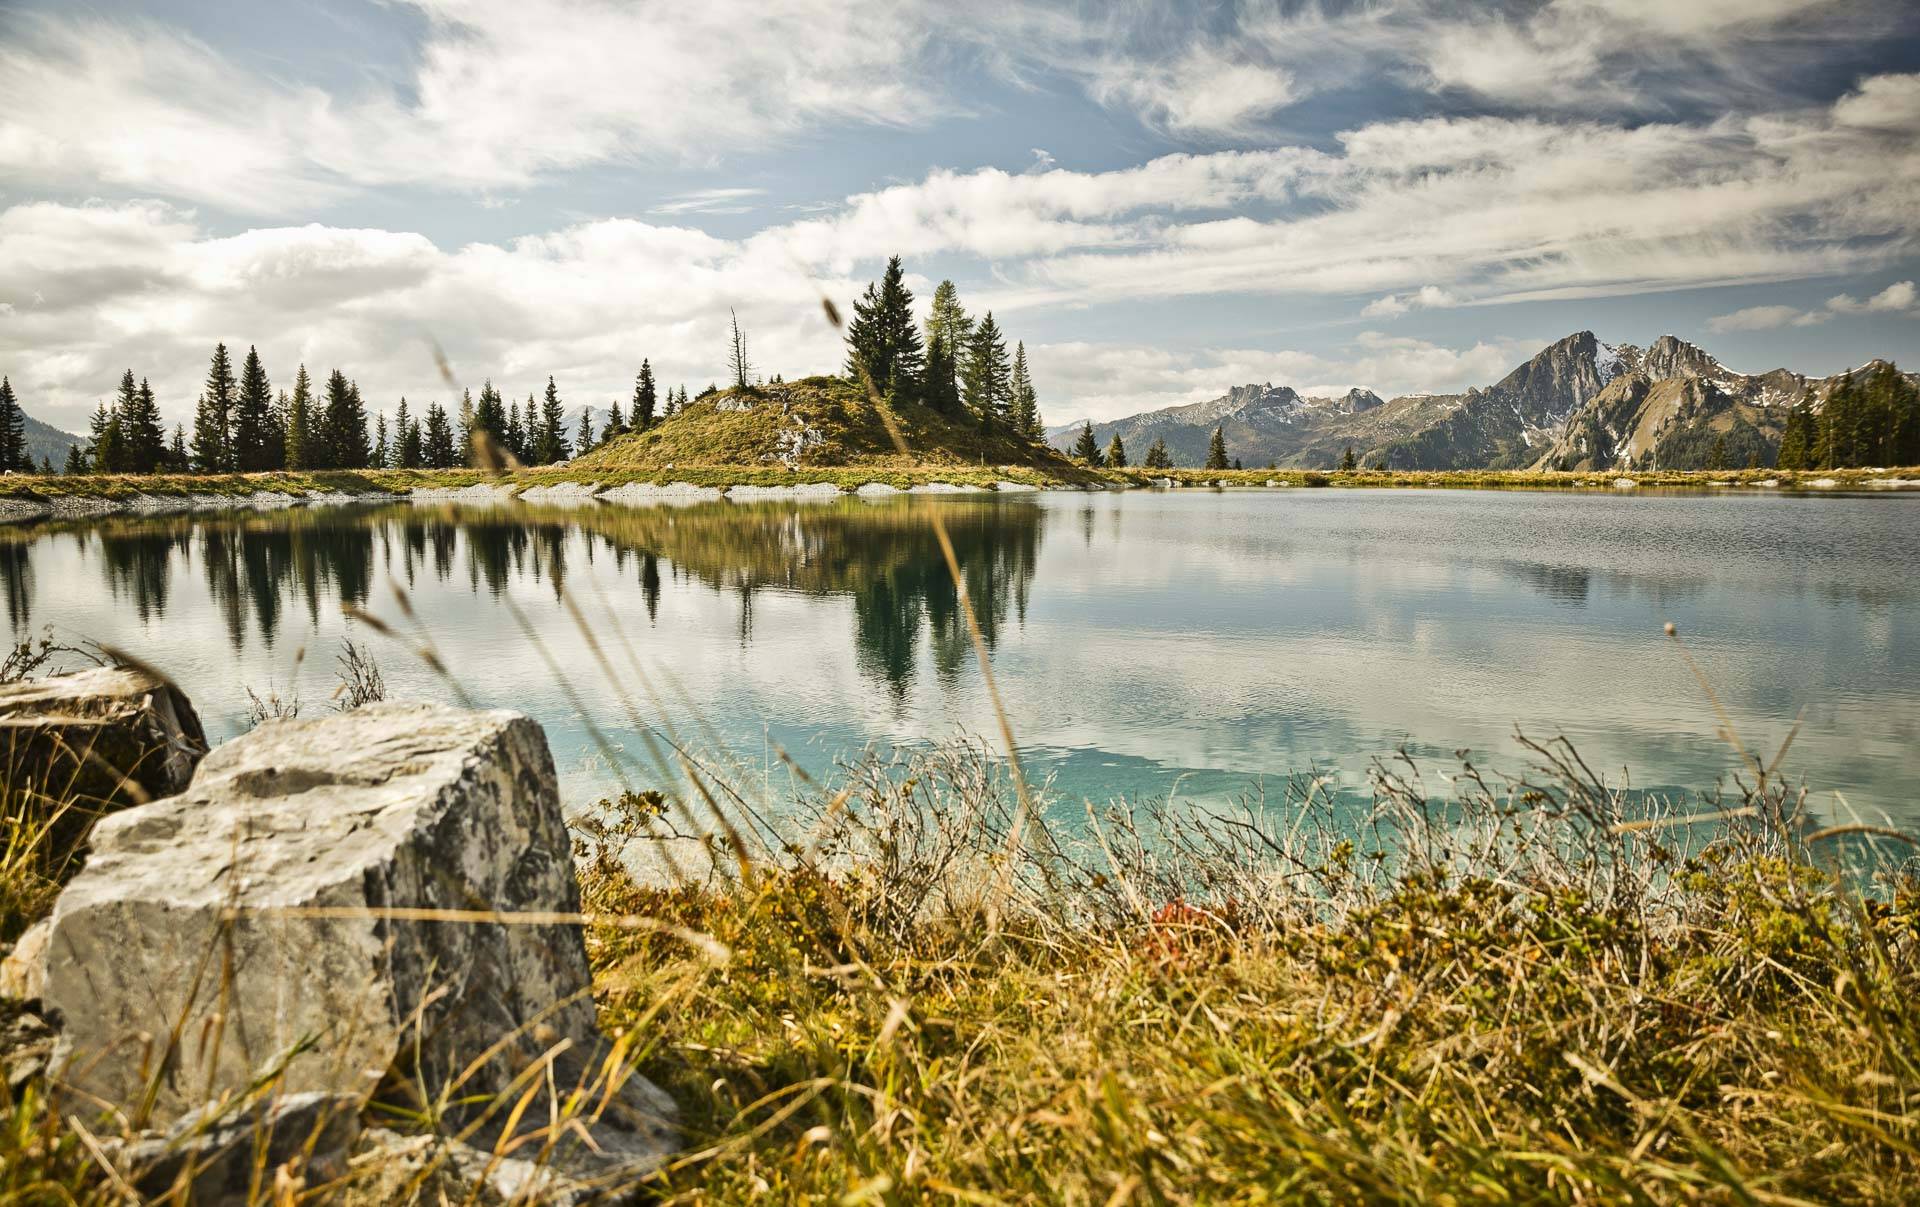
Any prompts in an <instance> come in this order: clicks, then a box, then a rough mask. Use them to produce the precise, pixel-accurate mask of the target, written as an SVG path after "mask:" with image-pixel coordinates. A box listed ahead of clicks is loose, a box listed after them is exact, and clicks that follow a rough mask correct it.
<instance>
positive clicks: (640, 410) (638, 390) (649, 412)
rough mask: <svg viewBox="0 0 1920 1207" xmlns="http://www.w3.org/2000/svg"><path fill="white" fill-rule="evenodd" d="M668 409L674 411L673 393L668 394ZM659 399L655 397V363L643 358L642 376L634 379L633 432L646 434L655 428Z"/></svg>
mask: <svg viewBox="0 0 1920 1207" xmlns="http://www.w3.org/2000/svg"><path fill="white" fill-rule="evenodd" d="M667 395H668V397H667V402H668V409H669V410H671V409H672V402H673V397H672V395H673V392H672V391H671V390H669V391H668V392H667ZM657 402H658V399H657V398H656V397H655V396H654V384H653V363H652V362H651V361H649V360H647V359H646V358H645V357H642V358H641V360H640V376H638V377H636V378H634V379H633V420H632V423H633V430H634V431H636V432H644V431H646V430H647V429H648V428H650V427H652V426H653V409H654V406H655V404H656V403H657Z"/></svg>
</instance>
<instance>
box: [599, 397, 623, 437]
mask: <svg viewBox="0 0 1920 1207" xmlns="http://www.w3.org/2000/svg"><path fill="white" fill-rule="evenodd" d="M626 434H627V417H626V416H625V415H623V414H621V413H620V400H619V399H618V398H616V399H614V400H613V402H612V403H611V404H609V405H608V407H607V425H606V426H605V427H604V428H601V429H600V443H602V444H605V443H606V442H607V441H609V440H611V439H613V438H614V437H615V436H624V435H626Z"/></svg>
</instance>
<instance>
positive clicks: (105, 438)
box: [87, 374, 132, 474]
mask: <svg viewBox="0 0 1920 1207" xmlns="http://www.w3.org/2000/svg"><path fill="white" fill-rule="evenodd" d="M128 376H129V377H131V376H132V374H128ZM87 465H88V467H89V468H90V469H92V471H93V472H94V473H96V474H117V473H119V472H121V457H120V413H119V409H118V408H117V407H109V406H108V405H107V404H106V403H104V402H103V403H100V404H99V405H98V406H96V407H94V409H93V423H92V427H91V439H90V440H89V441H88V442H87Z"/></svg>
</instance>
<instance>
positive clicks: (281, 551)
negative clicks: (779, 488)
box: [0, 498, 1041, 700]
mask: <svg viewBox="0 0 1920 1207" xmlns="http://www.w3.org/2000/svg"><path fill="white" fill-rule="evenodd" d="M933 507H939V508H941V515H942V517H943V518H944V520H945V522H946V526H947V532H948V535H949V538H950V539H951V540H952V542H953V547H954V553H955V555H956V557H957V558H958V560H959V563H960V568H961V575H962V577H963V579H964V580H965V582H966V590H967V595H968V598H969V599H970V600H971V601H972V602H973V606H974V611H975V615H976V617H977V618H978V620H979V623H980V628H981V632H982V636H984V637H985V639H986V641H987V644H988V645H989V646H990V647H991V646H993V645H994V644H996V642H997V640H998V638H999V635H1000V633H1001V631H1002V630H1003V628H1004V627H1005V626H1006V625H1007V623H1008V622H1009V617H1010V616H1012V617H1016V618H1018V619H1024V618H1025V614H1026V605H1027V597H1028V589H1029V585H1030V583H1031V581H1032V578H1033V574H1034V569H1035V566H1036V563H1037V561H1038V556H1039V547H1040V528H1041V511H1040V508H1039V507H1038V506H1037V505H1036V504H1035V503H1034V502H1033V501H1032V500H1030V499H1020V498H1013V499H981V500H938V501H934V500H920V499H911V500H892V501H888V502H885V503H878V504H875V503H867V502H862V501H858V500H839V501H833V502H827V503H807V504H789V505H783V504H773V503H769V504H750V505H736V504H728V503H719V504H712V505H706V506H700V507H694V508H685V509H681V508H671V507H657V508H630V507H615V506H609V505H599V506H592V507H582V508H542V507H533V506H480V507H463V506H458V505H443V506H415V505H399V506H393V507H381V508H377V509H361V508H334V509H327V510H318V511H306V510H297V509H296V510H289V511H279V512H266V513H257V514H256V513H224V514H205V515H188V516H165V517H113V518H110V519H107V520H102V521H94V522H91V523H87V524H84V525H76V524H55V525H43V526H38V527H35V528H27V529H23V530H20V531H18V532H16V533H14V534H11V535H12V536H13V537H14V538H15V539H13V540H10V541H9V542H8V543H6V544H4V545H0V575H4V577H5V586H6V593H7V606H8V615H9V621H10V623H11V624H12V626H13V627H14V628H15V629H16V630H17V629H20V628H22V627H23V626H24V624H25V622H26V616H25V612H26V609H27V607H28V600H29V599H30V597H31V591H30V586H31V577H30V574H31V571H30V566H29V562H28V550H29V545H30V543H31V541H32V539H33V538H34V537H35V536H37V535H41V534H44V533H45V532H46V531H48V530H49V529H52V530H57V531H70V532H72V533H73V535H74V536H75V537H76V539H77V540H78V542H79V543H80V545H81V547H82V548H83V549H88V548H93V547H97V548H98V550H99V555H100V557H99V564H100V566H101V569H102V573H103V577H104V578H105V581H106V586H107V588H108V590H110V591H111V592H112V593H113V596H114V598H115V600H116V601H126V602H128V603H131V605H132V606H133V607H134V609H135V610H136V611H137V613H138V615H139V616H140V619H141V620H142V621H143V622H145V621H147V620H150V619H161V618H164V616H165V614H166V610H167V604H168V597H169V590H170V587H171V585H172V582H173V578H172V576H173V575H174V574H176V573H189V572H191V569H192V566H193V560H194V557H195V556H196V554H197V557H198V561H199V569H200V572H201V574H202V575H203V576H204V578H205V581H206V584H207V588H208V592H209V594H210V596H211V597H212V599H213V601H214V604H215V606H216V609H217V611H218V613H219V615H220V617H221V620H222V623H223V626H224V628H225V630H226V635H227V638H228V640H229V642H230V643H231V645H232V646H233V647H234V649H235V650H236V651H237V650H238V649H240V648H241V647H242V646H243V645H244V644H245V642H246V639H247V630H248V627H249V621H250V622H251V627H252V629H253V630H254V632H255V633H257V634H258V637H259V639H260V641H261V642H263V643H264V644H267V645H269V646H271V645H272V644H273V642H274V639H275V636H276V634H277V632H278V631H279V629H280V627H281V626H282V624H283V622H284V615H285V611H286V609H287V608H288V607H299V606H302V605H304V609H305V611H306V613H307V615H308V616H309V617H310V618H311V617H318V615H319V614H320V610H321V609H322V608H323V607H327V608H334V607H338V606H339V605H340V604H342V603H353V604H357V605H362V606H365V605H367V604H368V603H369V602H370V597H371V595H372V593H373V589H374V586H375V584H376V580H377V577H378V576H377V574H376V567H380V568H382V569H384V571H385V572H386V573H387V574H388V575H390V576H391V577H392V578H393V579H394V580H395V581H396V582H400V583H404V584H407V585H409V586H411V585H413V584H415V583H416V582H418V580H419V579H420V578H421V577H422V576H424V575H432V576H433V577H434V578H435V579H437V580H439V581H440V582H442V583H446V582H452V581H457V579H456V575H459V574H464V577H465V578H466V581H467V583H468V585H469V587H470V589H471V591H472V593H473V594H474V595H475V596H476V597H486V598H491V599H496V600H497V599H500V598H502V597H503V596H504V595H505V594H506V593H507V592H508V591H509V590H510V589H511V588H512V587H513V586H514V585H515V584H516V583H522V582H526V581H529V580H531V581H533V582H537V583H540V584H541V585H542V586H544V587H545V588H547V589H550V590H551V591H552V592H553V594H554V597H555V598H556V599H558V598H560V597H561V596H562V594H563V593H564V591H565V590H566V586H567V580H568V573H569V559H570V558H572V559H576V560H578V559H584V560H585V561H586V562H588V563H591V562H592V561H593V560H594V558H595V556H596V554H597V553H601V552H604V553H605V554H606V555H607V556H609V557H611V558H612V560H613V563H614V565H615V567H616V568H617V569H618V570H619V572H620V577H621V578H622V579H623V580H624V581H632V582H634V583H635V584H636V585H637V586H638V588H639V595H640V602H641V604H642V605H643V606H644V608H645V610H646V618H647V623H649V624H658V623H659V619H660V614H661V609H660V603H661V597H662V592H663V587H664V586H665V585H666V584H670V583H699V584H702V585H704V586H706V587H708V588H710V589H713V590H717V591H722V592H726V593H729V594H732V595H735V596H737V597H738V600H739V606H740V621H739V630H740V640H741V641H742V642H747V643H750V642H751V641H752V640H753V637H754V633H753V626H754V623H755V615H756V609H755V607H754V599H755V597H756V596H757V595H759V594H762V593H765V592H769V591H772V592H793V593H798V594H802V595H808V596H814V597H834V596H845V597H848V598H850V599H851V600H852V604H853V622H854V633H853V637H854V649H855V658H856V661H857V665H858V668H859V671H860V673H861V674H862V675H864V676H866V677H868V678H869V679H871V680H873V681H875V682H877V683H884V684H886V685H887V687H888V689H889V690H890V692H891V693H892V695H893V696H894V698H895V699H896V700H904V699H905V698H906V696H907V693H908V691H909V689H910V687H911V685H912V683H913V680H914V675H915V672H916V668H917V666H918V664H919V651H920V647H921V642H922V640H923V637H924V639H925V641H926V642H927V644H928V648H929V650H930V654H931V661H932V666H933V669H934V673H935V674H936V675H937V676H938V677H939V678H940V679H941V680H942V681H943V682H946V681H950V680H951V679H952V678H953V676H955V675H956V674H957V673H959V671H960V670H961V668H962V667H963V666H964V665H966V663H967V660H968V658H969V657H970V653H969V639H968V635H967V630H966V620H965V617H964V615H963V613H962V612H961V609H960V601H959V594H958V592H957V591H956V590H955V587H954V583H953V579H952V576H951V575H950V574H949V573H948V569H947V565H946V560H945V558H944V557H943V556H942V554H941V552H940V546H939V541H938V539H937V538H936V536H935V534H934V530H933V525H932V524H931V522H930V520H929V509H930V508H933ZM629 575H630V576H631V578H629V577H628V576H629ZM616 606H618V605H617V601H616ZM429 619H430V618H429ZM503 623H504V621H503Z"/></svg>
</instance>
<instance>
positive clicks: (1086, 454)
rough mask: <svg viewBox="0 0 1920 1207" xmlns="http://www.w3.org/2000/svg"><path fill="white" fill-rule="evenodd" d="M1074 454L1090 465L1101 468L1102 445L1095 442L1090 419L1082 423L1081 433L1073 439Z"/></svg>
mask: <svg viewBox="0 0 1920 1207" xmlns="http://www.w3.org/2000/svg"><path fill="white" fill-rule="evenodd" d="M1073 455H1074V456H1075V457H1077V458H1079V459H1080V460H1082V461H1084V462H1086V463H1087V464H1088V465H1091V466H1093V467H1094V468H1096V469H1097V468H1099V466H1100V464H1101V457H1100V446H1099V444H1097V443H1095V441H1094V438H1093V421H1092V420H1088V421H1087V422H1085V423H1083V424H1081V425H1080V434H1079V435H1078V436H1076V437H1074V441H1073Z"/></svg>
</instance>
